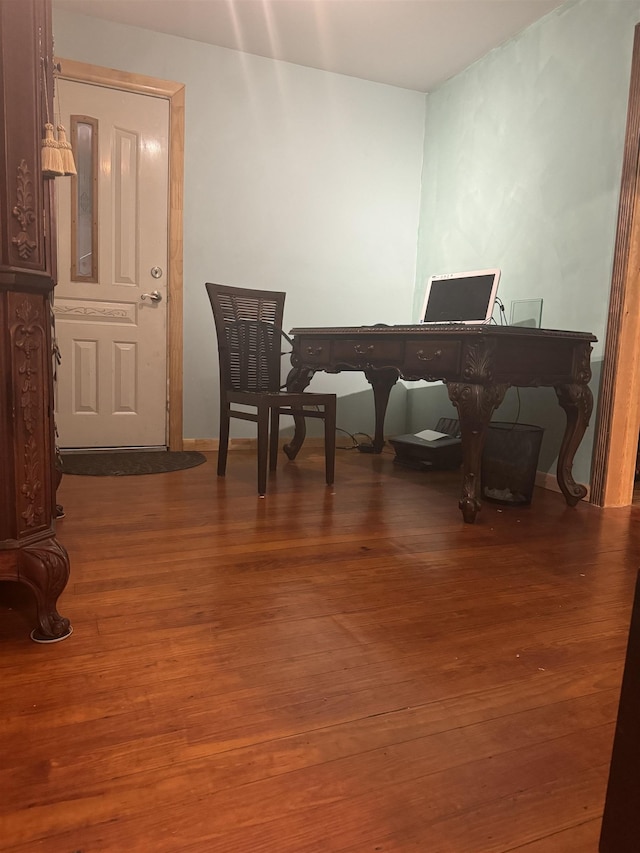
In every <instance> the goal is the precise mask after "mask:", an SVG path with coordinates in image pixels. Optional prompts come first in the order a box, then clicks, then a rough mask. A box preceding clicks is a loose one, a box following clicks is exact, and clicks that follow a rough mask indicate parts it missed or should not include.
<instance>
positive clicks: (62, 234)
mask: <svg viewBox="0 0 640 853" xmlns="http://www.w3.org/2000/svg"><path fill="white" fill-rule="evenodd" d="M57 109H58V110H59V113H60V117H61V121H62V124H63V125H64V127H65V128H66V129H67V134H68V136H69V138H70V139H71V140H72V141H73V148H74V154H75V158H76V167H77V169H78V177H77V179H76V180H72V179H71V178H70V177H64V178H62V177H61V178H57V179H56V184H55V186H56V196H57V204H58V211H57V225H58V286H57V287H56V289H55V300H54V313H55V322H56V338H57V341H58V347H59V350H60V353H61V358H62V360H61V363H60V365H59V366H58V371H57V388H56V424H57V428H58V436H59V439H58V441H59V445H60V447H62V448H69V447H151V446H164V445H166V443H167V424H166V421H167V278H166V276H167V240H168V172H169V165H168V162H169V161H168V133H169V103H168V101H167V100H165V99H163V98H155V97H151V96H146V95H139V94H135V93H132V92H123V91H120V90H116V89H108V88H103V87H101V86H94V85H90V84H87V83H76V82H71V81H68V80H59V81H58V83H57Z"/></svg>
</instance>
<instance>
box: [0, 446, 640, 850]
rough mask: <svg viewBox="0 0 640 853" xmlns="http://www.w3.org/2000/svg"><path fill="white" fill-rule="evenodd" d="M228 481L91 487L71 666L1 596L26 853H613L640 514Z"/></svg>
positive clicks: (71, 527) (69, 481)
mask: <svg viewBox="0 0 640 853" xmlns="http://www.w3.org/2000/svg"><path fill="white" fill-rule="evenodd" d="M215 469H216V457H215V454H213V453H212V454H210V457H209V458H208V460H207V462H206V463H205V464H204V465H202V466H200V467H198V468H193V469H189V470H186V471H179V472H173V473H170V474H164V475H150V476H145V477H113V478H99V480H98V479H97V478H91V477H72V476H67V477H65V478H64V479H63V482H62V486H61V489H60V491H59V496H60V497H61V499H62V501H63V503H64V506H65V510H66V517H65V519H64V520H63V521H62V522H60V523H59V528H60V529H59V533H60V536H61V537H62V536H63V537H64V541H65V544H66V545H67V548H68V550H69V552H70V556H71V563H72V566H73V571H72V576H71V580H70V582H69V584H68V586H67V589H66V591H65V593H64V595H63V596H62V598H61V603H62V606H63V607H64V611H65V613H66V614H68V615H69V617H70V618H71V620H72V622H73V625H74V629H75V631H74V635H73V636H72V637H71V638H70V639H69V640H67V641H66V642H65V643H62V644H58V645H54V646H49V647H40V646H36V645H34V644H33V643H31V642H30V641H29V640H28V628H29V626H30V624H31V622H32V617H31V609H32V607H33V604H32V602H31V599H30V597H29V591H28V590H27V589H26V588H25V589H23V588H22V587H21V586H19V585H18V584H8V583H6V584H3V585H0V605H1V606H2V611H1V612H2V617H3V618H2V619H1V620H0V643H1V644H2V652H3V653H2V656H1V657H0V676H1V678H2V684H3V695H2V700H1V702H2V705H1V707H2V719H3V722H2V726H1V727H0V754H1V755H2V757H3V760H2V763H1V765H0V784H1V786H2V791H3V796H2V798H1V799H0V837H1V838H2V850H3V853H34V851H39V850H47V851H52V853H71V851H80V850H82V851H83V853H92V851H99V853H121V851H123V850H126V851H140V852H141V853H142V851H145V853H147V851H154V853H178V851H179V853H209V851H216V853H253V852H254V851H258V852H259V853H260V852H262V853H324V851H331V853H333V851H336V853H374V851H383V853H414V851H415V853H418V851H419V853H507V851H519V853H596V851H597V845H598V836H599V832H600V822H601V816H602V809H603V803H604V795H605V788H606V784H607V776H608V767H609V761H610V756H611V747H612V739H613V732H614V725H615V720H616V714H617V707H618V697H619V691H620V682H621V677H622V665H623V662H624V656H625V648H626V640H627V631H628V624H629V616H630V612H631V604H632V596H633V589H634V583H635V575H636V571H637V562H638V560H637V555H638V539H639V537H640V533H639V532H638V531H639V530H640V525H638V524H632V523H630V522H633V521H636V522H637V520H638V519H640V514H639V513H640V508H625V509H615V510H600V509H598V508H596V507H594V506H591V505H587V504H584V503H583V504H581V505H580V506H578V507H577V508H574V509H570V508H568V507H567V506H566V504H565V502H564V500H563V498H562V496H561V495H559V494H556V493H553V492H550V491H545V490H542V489H536V490H535V494H534V498H533V502H532V505H531V506H530V507H529V508H520V509H517V508H502V507H497V506H496V505H492V504H488V503H485V504H484V506H483V509H482V511H481V513H480V514H479V516H478V520H477V522H476V524H475V525H465V524H463V522H462V520H461V518H460V516H459V513H458V511H457V508H456V496H457V492H458V488H459V474H458V473H457V472H453V473H451V472H431V473H422V472H413V471H410V470H407V469H398V468H396V467H394V466H393V464H392V456H391V454H389V453H387V452H384V453H383V454H382V455H381V456H379V457H377V456H372V455H363V454H358V453H357V452H348V451H342V452H339V453H338V459H337V468H336V475H337V476H336V485H335V486H334V487H327V486H325V484H324V465H323V454H322V451H321V450H320V449H319V448H318V449H308V450H305V451H304V452H303V453H301V454H300V456H299V457H298V459H297V460H296V461H295V462H294V463H292V462H285V461H284V460H282V461H281V464H280V466H279V468H278V471H277V473H276V474H275V475H272V476H271V479H270V482H269V491H268V495H267V497H266V498H265V499H259V498H258V497H257V496H256V494H255V458H254V456H253V454H251V453H249V452H247V453H236V454H232V455H231V456H230V458H229V462H228V471H227V475H226V477H225V478H218V477H216V473H215Z"/></svg>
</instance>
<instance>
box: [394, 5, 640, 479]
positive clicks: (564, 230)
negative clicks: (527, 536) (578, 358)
mask: <svg viewBox="0 0 640 853" xmlns="http://www.w3.org/2000/svg"><path fill="white" fill-rule="evenodd" d="M638 21H640V2H637V0H613V2H603V0H580V1H579V2H570V3H568V4H566V5H565V6H563V7H560V9H558V10H556V11H555V12H552V13H551V14H550V15H548V16H546V17H545V18H543V19H542V20H540V21H539V22H537V23H536V24H534V25H533V26H531V27H529V28H528V29H527V30H525V31H524V32H523V33H521V34H520V35H519V36H518V37H516V38H514V39H513V40H511V41H510V42H508V43H507V44H505V45H503V46H502V47H500V48H498V49H496V50H494V51H492V52H491V53H490V54H488V55H487V56H486V57H485V58H483V59H482V60H480V61H479V62H477V63H475V64H474V65H472V66H471V67H469V68H468V69H466V70H465V71H464V72H463V73H462V74H460V75H458V76H457V77H455V78H454V79H452V80H450V81H448V82H447V83H446V84H444V85H443V86H442V87H441V88H440V89H439V90H438V91H436V92H434V93H432V94H430V95H429V97H428V100H427V118H426V135H425V163H424V177H423V184H422V204H421V220H420V234H419V245H418V272H417V285H416V293H415V298H414V312H415V313H414V317H417V311H418V308H419V306H420V304H421V302H422V298H423V294H424V282H425V280H426V278H427V277H428V276H429V275H430V274H433V273H443V272H453V271H458V270H465V269H480V268H485V267H495V266H497V267H500V268H501V269H502V280H501V283H500V290H499V295H500V296H501V298H502V300H503V302H504V303H505V306H506V313H507V319H508V317H509V312H510V306H511V302H512V301H513V300H518V299H535V298H542V300H543V314H542V325H543V326H544V327H546V328H557V329H574V330H580V331H590V332H593V333H594V334H595V335H597V337H598V339H599V342H598V344H596V345H595V347H594V352H593V366H594V380H593V382H592V386H591V387H592V390H593V392H594V396H596V401H597V390H598V382H599V377H600V367H601V361H602V353H603V347H604V337H605V327H606V321H607V314H608V300H609V290H610V284H611V270H612V260H613V249H614V240H615V230H616V220H617V205H618V197H619V190H620V175H621V167H622V152H623V143H624V134H625V124H626V110H627V100H628V92H629V79H630V71H631V52H632V45H633V36H634V26H635V24H636V23H637V22H638ZM408 400H409V413H410V421H409V430H410V431H414V429H417V428H419V427H420V426H424V425H426V426H431V425H432V424H431V423H430V422H427V423H425V419H427V420H428V421H430V417H431V416H430V415H428V414H427V413H428V412H429V407H428V403H429V402H430V401H435V402H437V404H438V406H441V407H446V405H447V401H446V394H445V395H444V396H443V393H442V389H441V388H440V389H437V388H426V387H425V388H415V389H410V390H409V392H408ZM517 409H518V399H517V396H516V392H515V391H514V390H511V391H510V392H509V393H508V395H507V399H506V400H505V403H504V404H503V406H502V407H501V408H500V409H499V410H498V411H497V412H496V414H495V419H496V420H511V419H512V418H514V417H515V416H516V413H517ZM438 413H439V414H444V411H442V412H440V410H438ZM519 418H520V421H522V422H529V423H535V424H540V425H541V426H544V427H545V428H546V429H547V434H546V435H545V442H544V445H543V451H542V454H541V464H540V466H539V467H540V468H541V469H543V470H549V471H551V470H554V469H555V462H556V461H557V447H558V440H559V436H560V435H561V433H562V430H563V429H564V413H563V412H562V410H561V409H560V408H559V407H558V406H557V403H556V399H555V394H554V392H553V391H552V390H550V389H544V390H539V391H533V390H525V391H523V392H521V408H520V415H519ZM594 421H595V409H594V416H593V417H592V425H591V427H590V429H589V431H588V433H587V436H586V437H585V440H584V441H583V443H582V445H581V447H580V449H579V451H578V454H577V456H576V463H575V467H574V475H575V476H576V478H577V479H579V480H581V481H582V482H586V481H588V479H589V473H590V463H591V452H592V444H593V423H594Z"/></svg>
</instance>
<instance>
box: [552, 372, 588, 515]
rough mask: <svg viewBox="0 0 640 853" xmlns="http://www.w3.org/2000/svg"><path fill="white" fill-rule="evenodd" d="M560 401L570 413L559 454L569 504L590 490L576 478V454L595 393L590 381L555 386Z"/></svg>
mask: <svg viewBox="0 0 640 853" xmlns="http://www.w3.org/2000/svg"><path fill="white" fill-rule="evenodd" d="M556 394H557V395H558V401H559V403H560V405H561V406H562V408H563V409H564V410H565V412H566V413H567V426H566V428H565V431H564V436H563V438H562V444H561V445H560V455H559V456H558V475H557V476H558V485H559V486H560V489H561V491H562V494H563V495H564V496H565V500H566V501H567V503H568V504H569V506H575V505H576V504H577V503H578V501H580V500H582V498H583V497H584V496H585V495H586V494H587V489H586V487H585V486H581V485H579V484H578V483H576V481H575V480H574V479H573V475H572V473H571V469H572V467H573V457H574V456H575V454H576V450H577V449H578V447H579V446H580V442H581V441H582V437H583V436H584V433H585V430H586V429H587V427H588V426H589V418H590V417H591V410H592V409H593V395H592V393H591V389H590V388H589V386H588V385H583V384H577V383H576V384H572V385H558V386H557V387H556Z"/></svg>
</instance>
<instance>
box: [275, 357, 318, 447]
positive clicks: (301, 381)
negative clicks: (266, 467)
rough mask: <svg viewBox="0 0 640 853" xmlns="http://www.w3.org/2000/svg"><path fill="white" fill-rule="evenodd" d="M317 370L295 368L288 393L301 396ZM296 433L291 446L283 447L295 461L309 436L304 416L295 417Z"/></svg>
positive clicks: (288, 382) (288, 379) (292, 370)
mask: <svg viewBox="0 0 640 853" xmlns="http://www.w3.org/2000/svg"><path fill="white" fill-rule="evenodd" d="M314 373H315V370H311V369H310V368H308V367H293V368H292V369H291V370H290V371H289V375H288V376H287V381H286V386H287V391H291V392H292V393H294V394H301V393H302V392H303V391H304V389H305V388H306V387H307V386H308V385H309V383H310V382H311V380H312V379H313V374H314ZM293 423H294V432H293V437H292V438H291V441H290V442H289V444H285V445H284V446H283V448H282V449H283V450H284V452H285V453H286V455H287V457H288V458H289V459H295V458H296V456H297V455H298V453H299V452H300V448H301V447H302V445H303V444H304V440H305V438H306V436H307V423H306V421H305V419H304V415H293Z"/></svg>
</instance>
